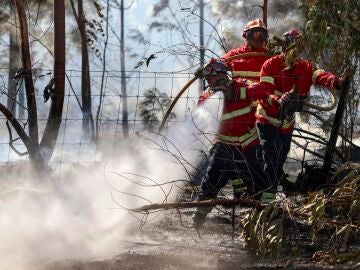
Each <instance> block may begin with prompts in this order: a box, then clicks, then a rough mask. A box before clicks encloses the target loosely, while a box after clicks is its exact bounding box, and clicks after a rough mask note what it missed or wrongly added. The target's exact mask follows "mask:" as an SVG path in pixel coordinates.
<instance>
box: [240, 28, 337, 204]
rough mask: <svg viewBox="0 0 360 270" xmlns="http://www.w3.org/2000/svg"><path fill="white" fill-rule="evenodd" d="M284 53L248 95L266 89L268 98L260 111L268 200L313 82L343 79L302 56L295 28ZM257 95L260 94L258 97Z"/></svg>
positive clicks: (268, 66)
mask: <svg viewBox="0 0 360 270" xmlns="http://www.w3.org/2000/svg"><path fill="white" fill-rule="evenodd" d="M283 37H284V43H283V46H282V54H280V55H277V56H274V57H272V58H270V59H268V60H267V61H266V62H265V63H264V65H263V66H262V69H261V72H260V83H259V84H253V85H247V86H246V89H245V90H244V94H243V96H244V97H247V98H251V95H253V94H254V93H257V92H266V94H267V98H264V99H261V100H260V101H259V104H258V107H257V110H256V129H257V132H258V135H259V139H260V149H261V154H262V159H263V162H264V167H263V170H264V172H265V175H267V181H268V183H267V188H266V191H268V192H267V193H264V195H265V197H267V199H268V200H272V199H275V192H276V189H277V186H278V184H279V181H280V178H281V177H282V176H283V174H284V172H283V165H284V163H285V161H286V158H287V155H288V153H289V151H290V144H291V138H292V133H293V130H294V124H295V118H294V112H296V111H301V110H302V106H303V101H304V99H305V97H306V96H307V94H308V93H309V90H310V87H311V85H312V84H315V85H319V86H324V87H327V88H335V89H340V88H341V85H342V82H343V79H342V78H338V77H336V76H335V75H333V74H330V73H328V72H325V71H324V70H321V69H317V68H316V67H315V66H314V65H313V64H312V63H310V62H309V61H307V60H304V59H302V58H301V57H300V53H301V52H302V50H303V48H304V45H303V39H302V37H303V36H302V33H301V32H300V31H298V30H297V29H293V30H291V31H288V32H286V33H284V34H283ZM245 95H246V96H245ZM255 98H256V97H255Z"/></svg>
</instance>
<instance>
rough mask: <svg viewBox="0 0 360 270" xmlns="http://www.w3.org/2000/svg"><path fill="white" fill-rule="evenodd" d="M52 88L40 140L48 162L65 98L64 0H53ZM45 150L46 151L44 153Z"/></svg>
mask: <svg viewBox="0 0 360 270" xmlns="http://www.w3.org/2000/svg"><path fill="white" fill-rule="evenodd" d="M54 33H55V35H54V86H55V91H54V92H53V94H52V102H51V105H50V111H49V116H48V120H47V123H46V127H45V130H44V134H43V137H42V140H41V144H40V145H41V150H42V154H43V158H45V160H46V161H48V160H49V159H50V157H51V155H52V153H53V151H54V148H55V143H56V140H57V137H58V133H59V129H60V124H61V117H62V112H63V104H64V96H65V40H66V35H65V5H64V0H54ZM45 150H46V151H45Z"/></svg>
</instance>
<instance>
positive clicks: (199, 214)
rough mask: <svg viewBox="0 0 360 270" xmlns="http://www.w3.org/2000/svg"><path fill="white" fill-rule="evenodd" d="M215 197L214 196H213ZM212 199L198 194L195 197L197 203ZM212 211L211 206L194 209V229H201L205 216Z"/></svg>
mask: <svg viewBox="0 0 360 270" xmlns="http://www.w3.org/2000/svg"><path fill="white" fill-rule="evenodd" d="M215 197H216V196H215ZM210 199H213V198H209V197H207V196H205V195H204V194H202V193H200V194H198V196H197V201H205V200H210ZM212 209H213V206H205V207H204V206H203V207H198V208H196V211H195V213H194V214H193V215H192V217H191V218H192V225H193V227H194V228H197V229H198V228H201V227H202V226H203V224H204V222H205V218H206V216H207V215H208V214H209V213H210V212H211V210H212Z"/></svg>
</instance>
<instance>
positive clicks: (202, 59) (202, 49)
mask: <svg viewBox="0 0 360 270" xmlns="http://www.w3.org/2000/svg"><path fill="white" fill-rule="evenodd" d="M204 8H205V5H204V0H199V11H200V18H199V19H200V21H199V38H200V40H199V42H200V44H199V53H200V67H201V68H203V67H204V64H205V45H204ZM204 87H205V80H204V79H203V78H202V79H199V94H201V93H202V91H203V90H204Z"/></svg>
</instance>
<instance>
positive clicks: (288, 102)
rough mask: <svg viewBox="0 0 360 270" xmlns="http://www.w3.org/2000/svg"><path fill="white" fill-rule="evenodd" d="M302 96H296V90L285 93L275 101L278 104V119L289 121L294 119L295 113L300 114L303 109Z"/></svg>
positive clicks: (303, 98)
mask: <svg viewBox="0 0 360 270" xmlns="http://www.w3.org/2000/svg"><path fill="white" fill-rule="evenodd" d="M304 101H305V96H304V95H298V94H297V92H296V90H295V89H293V90H291V91H290V92H287V93H285V94H284V95H282V96H281V98H280V99H279V100H277V104H279V106H280V108H279V119H280V120H285V119H286V120H288V121H291V120H292V119H293V118H294V114H295V112H301V111H302V110H303V108H304Z"/></svg>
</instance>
